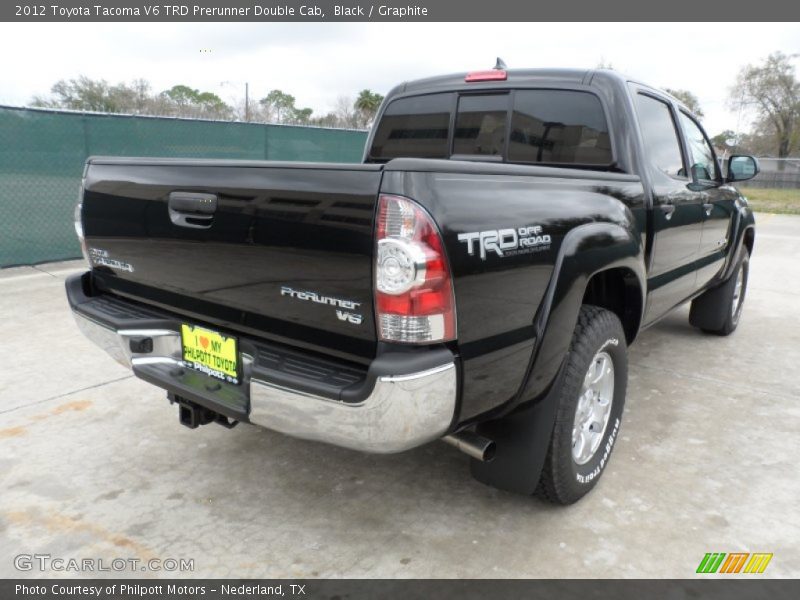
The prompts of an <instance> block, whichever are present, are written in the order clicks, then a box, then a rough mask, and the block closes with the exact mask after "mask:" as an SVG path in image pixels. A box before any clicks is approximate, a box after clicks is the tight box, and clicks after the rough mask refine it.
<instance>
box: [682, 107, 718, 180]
mask: <svg viewBox="0 0 800 600" xmlns="http://www.w3.org/2000/svg"><path fill="white" fill-rule="evenodd" d="M679 114H680V120H681V125H682V126H683V133H684V135H685V136H686V142H687V144H688V146H689V154H690V156H689V164H691V165H692V166H691V169H692V175H693V176H694V178H695V179H698V180H703V181H716V179H717V161H716V160H714V151H713V150H712V149H711V144H709V143H708V140H707V139H706V136H705V135H704V134H703V130H702V129H700V126H699V125H698V124H697V123H696V122H695V121H694V119H692V118H691V117H690V116H689V115H687V114H685V113H683V112H681V113H679Z"/></svg>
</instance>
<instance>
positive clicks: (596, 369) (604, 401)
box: [572, 351, 614, 465]
mask: <svg viewBox="0 0 800 600" xmlns="http://www.w3.org/2000/svg"><path fill="white" fill-rule="evenodd" d="M613 400H614V361H613V360H611V356H610V355H609V354H608V353H607V352H603V351H600V352H598V353H597V354H595V356H594V358H593V359H592V362H591V363H590V364H589V369H588V370H587V371H586V376H585V377H584V378H583V387H582V388H581V392H580V396H579V397H578V407H577V409H576V410H575V422H574V423H573V425H572V459H573V460H574V461H575V462H576V463H577V464H579V465H583V464H586V463H587V462H589V461H590V460H591V459H592V457H593V456H594V455H595V453H596V452H597V449H598V448H599V447H600V442H602V441H603V435H604V434H605V432H606V426H607V425H608V419H609V417H610V416H611V403H612V402H613Z"/></svg>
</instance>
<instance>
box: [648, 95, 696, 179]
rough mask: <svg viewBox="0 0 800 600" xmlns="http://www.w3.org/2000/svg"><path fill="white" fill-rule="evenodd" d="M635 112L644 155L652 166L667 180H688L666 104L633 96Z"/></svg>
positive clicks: (672, 121)
mask: <svg viewBox="0 0 800 600" xmlns="http://www.w3.org/2000/svg"><path fill="white" fill-rule="evenodd" d="M636 110H637V113H638V115H639V126H640V128H641V130H642V137H643V138H644V145H645V148H646V151H647V155H648V156H649V158H650V160H651V162H652V164H653V166H654V167H655V168H656V169H658V170H659V171H661V172H662V173H664V174H666V175H669V176H670V177H675V178H680V179H688V178H687V176H686V170H685V169H684V166H683V154H682V153H681V143H680V139H679V138H678V130H677V128H676V126H675V121H674V120H673V118H672V111H671V110H670V108H669V105H668V104H667V103H666V102H662V101H661V100H657V99H656V98H653V97H652V96H647V95H645V94H636Z"/></svg>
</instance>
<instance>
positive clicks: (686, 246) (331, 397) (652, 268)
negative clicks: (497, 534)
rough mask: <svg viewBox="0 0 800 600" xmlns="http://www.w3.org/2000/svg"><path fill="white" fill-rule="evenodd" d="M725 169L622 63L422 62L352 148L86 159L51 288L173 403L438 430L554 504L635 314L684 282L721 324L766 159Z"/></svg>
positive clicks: (602, 420)
mask: <svg viewBox="0 0 800 600" xmlns="http://www.w3.org/2000/svg"><path fill="white" fill-rule="evenodd" d="M722 166H723V165H722V163H721V162H719V161H718V159H717V157H716V155H715V152H714V149H713V147H712V145H711V144H709V141H708V137H707V136H706V134H705V133H704V131H703V128H702V127H701V126H700V124H699V122H698V120H697V118H696V117H695V116H693V115H692V114H691V113H690V112H689V111H688V110H687V108H686V107H685V106H683V105H682V104H681V103H680V102H678V101H677V100H676V99H675V98H673V97H671V96H669V95H668V94H665V93H664V92H661V91H659V90H657V89H654V88H652V87H648V86H647V85H644V84H642V83H639V82H637V81H632V80H630V79H628V78H625V77H623V76H622V75H620V74H618V73H616V72H613V71H606V70H594V71H579V70H507V69H504V68H502V66H501V67H499V68H495V69H491V70H488V71H479V72H472V73H466V74H464V73H462V74H457V75H448V76H443V77H435V78H431V79H424V80H420V81H413V82H408V83H403V84H401V85H399V86H397V87H396V88H394V89H393V90H392V91H391V92H390V93H389V94H388V96H387V97H386V100H385V101H384V103H383V105H382V107H381V109H380V110H379V113H378V116H377V119H376V123H375V125H374V127H373V128H372V130H371V133H370V135H369V138H368V141H367V144H366V149H365V154H364V160H363V164H322V163H317V164H315V163H288V162H256V161H234V160H189V159H187V160H180V159H179V160H174V159H169V160H167V159H152V158H103V157H94V158H90V159H89V160H88V161H87V165H86V170H85V173H84V180H83V186H82V192H81V200H80V203H79V205H78V208H77V210H76V213H75V214H76V218H75V227H76V230H77V233H78V236H79V238H80V240H81V243H82V246H83V249H84V254H85V256H86V259H87V261H88V262H89V265H90V270H89V271H88V272H86V273H84V274H82V275H77V276H75V277H72V278H71V279H69V280H68V281H67V283H66V287H67V295H68V298H69V303H70V305H71V308H72V310H73V312H74V315H75V317H76V320H77V322H78V325H79V326H80V328H81V329H82V330H83V332H84V333H85V334H86V335H87V336H88V337H89V338H91V339H92V340H93V341H95V342H96V343H97V344H99V345H100V346H101V347H102V348H103V349H105V350H106V351H107V352H108V353H109V354H111V355H112V356H113V357H114V358H116V359H117V360H118V361H119V362H121V363H122V364H124V365H126V366H129V367H131V368H132V369H133V372H134V373H135V374H136V375H137V376H138V377H140V378H142V379H144V380H145V381H148V382H150V383H152V384H154V385H156V386H159V387H161V388H164V389H166V390H167V393H168V398H169V399H170V401H171V402H174V403H176V404H177V405H178V408H179V416H180V421H181V422H182V423H183V424H185V425H188V426H190V427H197V426H198V425H203V424H206V423H211V422H216V423H219V424H222V425H226V426H228V427H232V426H233V425H235V424H236V423H238V422H249V423H252V424H255V425H259V426H263V427H266V428H269V429H272V430H276V431H280V432H283V433H286V434H288V435H292V436H297V437H301V438H307V439H311V440H319V441H323V442H328V443H331V444H335V445H338V446H344V447H347V448H352V449H356V450H360V451H365V452H379V453H390V452H400V451H403V450H407V449H409V448H413V447H415V446H419V445H421V444H425V443H427V442H430V441H432V440H437V439H444V440H445V441H447V442H449V443H451V444H453V445H455V446H457V447H458V448H460V449H461V450H463V451H465V452H466V453H467V454H469V455H470V456H471V457H472V461H471V464H472V473H473V475H474V476H475V477H476V478H477V479H478V480H479V481H482V482H484V483H487V484H490V485H494V486H497V487H499V488H502V489H507V490H513V491H517V492H521V493H526V494H532V493H536V494H537V495H539V496H542V497H544V498H547V499H549V500H552V501H554V502H560V503H571V502H574V501H575V500H577V499H578V498H580V497H581V496H583V495H584V494H585V493H586V492H587V491H589V490H590V489H591V488H592V487H593V486H594V485H595V484H596V483H597V480H598V478H599V477H600V475H601V474H602V472H603V470H604V468H605V467H606V466H607V464H608V459H609V455H610V453H611V451H612V448H613V446H614V444H615V442H616V440H617V439H618V435H619V428H620V422H621V419H622V410H623V405H624V402H625V391H626V384H627V348H628V346H629V345H630V344H631V343H632V342H633V341H634V339H635V338H636V336H637V334H638V333H639V332H640V331H641V330H642V329H643V328H645V327H647V326H649V325H651V324H653V323H654V322H655V321H657V320H658V319H659V318H661V317H663V316H664V315H665V314H667V313H668V312H669V311H671V310H672V309H674V308H675V307H677V306H679V305H681V304H683V303H685V302H688V301H691V302H692V306H691V312H690V317H689V318H690V321H691V323H692V324H693V325H695V326H697V327H698V328H700V329H701V330H703V331H706V332H709V333H713V334H718V335H727V334H730V333H731V332H732V331H733V330H734V329H735V328H736V326H737V323H738V321H739V318H740V315H741V311H742V303H743V301H744V296H745V289H746V286H747V274H748V259H749V256H750V254H751V252H752V250H753V242H754V220H753V214H752V211H751V210H750V209H749V208H748V205H747V200H746V199H745V198H744V197H743V196H742V195H741V194H740V193H739V192H738V191H737V190H736V189H735V188H734V187H733V186H732V185H731V183H732V182H734V181H738V180H744V179H749V178H751V177H753V176H754V175H755V174H756V173H757V172H758V164H757V162H756V160H755V159H754V158H752V157H749V156H732V157H730V158H729V159H728V161H727V164H726V165H725V167H726V168H725V169H724V171H725V173H724V174H723V168H722ZM127 410H134V408H133V407H127Z"/></svg>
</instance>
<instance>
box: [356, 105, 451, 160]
mask: <svg viewBox="0 0 800 600" xmlns="http://www.w3.org/2000/svg"><path fill="white" fill-rule="evenodd" d="M453 101H454V98H453V94H450V93H448V94H428V95H426V96H411V97H408V98H400V99H398V100H395V101H394V102H392V103H391V104H390V105H389V106H388V107H387V108H386V111H385V112H384V113H383V117H382V118H381V120H380V123H379V124H378V130H377V131H376V133H375V138H374V140H373V142H372V148H371V150H370V158H372V159H376V160H389V159H392V158H399V157H414V158H447V156H448V154H449V151H448V150H449V149H448V146H447V144H448V133H449V129H450V113H451V111H452V109H453Z"/></svg>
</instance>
